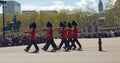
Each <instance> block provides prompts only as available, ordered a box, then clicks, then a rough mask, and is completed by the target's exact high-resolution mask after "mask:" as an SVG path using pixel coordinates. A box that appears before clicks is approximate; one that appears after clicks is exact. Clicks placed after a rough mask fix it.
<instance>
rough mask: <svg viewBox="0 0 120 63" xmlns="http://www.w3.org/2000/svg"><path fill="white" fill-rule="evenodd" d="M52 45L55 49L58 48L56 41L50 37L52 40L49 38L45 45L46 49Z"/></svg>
mask: <svg viewBox="0 0 120 63" xmlns="http://www.w3.org/2000/svg"><path fill="white" fill-rule="evenodd" d="M50 45H52V47H53V48H54V50H57V46H56V44H55V42H54V40H53V39H50V40H47V42H46V44H45V46H44V49H45V50H47V49H48V48H49V46H50Z"/></svg>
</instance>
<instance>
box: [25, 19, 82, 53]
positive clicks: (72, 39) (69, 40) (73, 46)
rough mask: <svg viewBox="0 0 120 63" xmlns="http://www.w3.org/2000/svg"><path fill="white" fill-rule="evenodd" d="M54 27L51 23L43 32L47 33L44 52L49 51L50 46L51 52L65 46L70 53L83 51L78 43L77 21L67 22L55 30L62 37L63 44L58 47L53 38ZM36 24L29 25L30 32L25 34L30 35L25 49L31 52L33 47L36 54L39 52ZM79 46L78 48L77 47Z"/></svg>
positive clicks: (48, 23) (47, 24)
mask: <svg viewBox="0 0 120 63" xmlns="http://www.w3.org/2000/svg"><path fill="white" fill-rule="evenodd" d="M52 27H53V25H52V23H51V22H47V23H46V28H45V29H43V30H42V31H43V32H45V33H46V43H45V45H44V46H43V47H42V48H41V49H42V50H44V51H48V48H49V47H50V45H51V46H52V47H53V49H52V50H51V52H56V51H57V50H60V49H61V47H62V46H63V45H64V46H63V48H64V51H65V52H69V51H70V50H78V51H82V46H81V44H80V42H79V41H78V29H77V23H76V22H75V21H72V22H68V23H66V22H65V21H63V22H60V23H59V27H58V28H57V29H55V30H57V31H58V32H59V33H60V35H61V42H60V44H59V45H58V46H57V45H56V44H55V42H54V37H53V29H52ZM35 30H36V23H35V22H33V23H31V24H30V25H29V30H26V31H24V33H29V34H30V35H29V41H30V42H29V44H28V45H27V47H26V48H25V49H24V51H25V52H29V49H30V48H31V46H32V45H34V47H35V51H34V53H37V52H39V47H38V46H37V43H36V41H35V33H36V31H35ZM77 45H78V47H77Z"/></svg>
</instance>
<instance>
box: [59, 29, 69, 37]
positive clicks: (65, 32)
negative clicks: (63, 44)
mask: <svg viewBox="0 0 120 63" xmlns="http://www.w3.org/2000/svg"><path fill="white" fill-rule="evenodd" d="M58 31H60V32H61V39H67V29H66V28H62V27H60V28H58Z"/></svg>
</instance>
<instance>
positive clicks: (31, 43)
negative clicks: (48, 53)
mask: <svg viewBox="0 0 120 63" xmlns="http://www.w3.org/2000/svg"><path fill="white" fill-rule="evenodd" d="M32 45H34V47H35V49H36V50H35V51H39V47H38V46H37V43H36V41H35V40H32V41H31V42H30V43H29V44H28V46H27V47H26V50H27V51H29V49H30V48H31V46H32Z"/></svg>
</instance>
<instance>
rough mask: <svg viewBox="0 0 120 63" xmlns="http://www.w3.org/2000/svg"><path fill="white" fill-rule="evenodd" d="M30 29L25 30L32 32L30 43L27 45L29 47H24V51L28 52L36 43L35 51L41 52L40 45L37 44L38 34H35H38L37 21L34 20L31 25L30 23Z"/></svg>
mask: <svg viewBox="0 0 120 63" xmlns="http://www.w3.org/2000/svg"><path fill="white" fill-rule="evenodd" d="M29 28H30V29H29V30H27V31H25V33H30V35H29V41H30V42H29V44H28V45H27V47H26V48H25V49H24V51H26V52H28V51H29V49H30V48H31V46H32V45H34V47H35V49H36V50H35V51H34V53H37V52H39V47H38V46H37V42H36V36H35V34H36V31H35V29H36V23H35V22H33V23H31V24H30V25H29Z"/></svg>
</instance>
